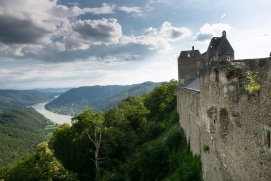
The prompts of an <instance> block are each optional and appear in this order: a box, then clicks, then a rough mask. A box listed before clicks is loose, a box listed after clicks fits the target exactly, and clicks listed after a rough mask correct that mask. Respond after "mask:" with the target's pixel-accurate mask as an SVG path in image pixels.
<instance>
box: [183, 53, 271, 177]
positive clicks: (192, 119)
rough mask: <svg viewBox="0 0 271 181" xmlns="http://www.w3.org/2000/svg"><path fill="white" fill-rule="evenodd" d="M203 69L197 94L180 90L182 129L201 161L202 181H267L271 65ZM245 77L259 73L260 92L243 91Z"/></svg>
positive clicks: (270, 149)
mask: <svg viewBox="0 0 271 181" xmlns="http://www.w3.org/2000/svg"><path fill="white" fill-rule="evenodd" d="M207 65H208V66H206V67H204V68H203V69H201V71H200V74H199V78H200V92H197V91H193V90H188V89H184V88H180V89H179V90H178V112H179V114H180V124H181V126H182V127H183V129H184V130H185V133H186V137H187V139H188V140H189V141H190V147H191V150H192V151H193V153H194V154H200V155H201V160H202V166H203V169H202V170H203V178H204V180H257V181H258V180H270V179H271V172H270V168H271V145H270V139H271V138H270V135H271V133H270V131H271V129H270V128H271V91H270V90H271V83H270V82H271V60H270V59H269V58H264V59H250V60H235V61H233V62H232V63H230V62H209V63H207ZM236 66H238V67H239V68H238V69H237V71H236ZM247 71H251V72H254V73H255V74H256V73H257V77H258V79H257V82H258V83H259V84H260V86H261V87H260V91H258V92H256V93H253V94H249V93H247V92H246V91H245V89H244V86H245V85H246V84H247V82H248V80H247V78H246V76H245V72H247Z"/></svg>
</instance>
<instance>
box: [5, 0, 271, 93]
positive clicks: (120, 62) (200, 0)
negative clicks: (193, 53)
mask: <svg viewBox="0 0 271 181" xmlns="http://www.w3.org/2000/svg"><path fill="white" fill-rule="evenodd" d="M270 7H271V1H270V0H258V1H247V0H238V1H236V0H220V1H214V0H136V1H124V0H115V1H113V0H111V1H110V0H107V1H106V0H104V1H101V0H0V89H34V88H64V87H80V86H92V85H114V84H115V85H131V84H136V83H142V82H145V81H153V82H161V81H170V80H171V79H177V58H178V56H179V54H180V52H181V51H182V50H190V49H191V48H192V46H194V47H195V49H198V50H200V52H201V53H204V52H205V51H206V50H207V47H208V44H209V42H210V39H211V38H212V37H220V36H221V35H222V31H223V30H225V31H226V32H227V38H228V40H229V42H230V43H231V45H232V47H233V49H234V50H235V58H236V59H244V58H259V57H268V56H269V55H270V51H271V23H270V22H269V21H270V19H271V11H270Z"/></svg>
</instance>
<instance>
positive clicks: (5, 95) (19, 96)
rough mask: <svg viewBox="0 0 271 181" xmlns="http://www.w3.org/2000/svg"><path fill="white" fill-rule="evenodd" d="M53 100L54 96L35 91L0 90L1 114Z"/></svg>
mask: <svg viewBox="0 0 271 181" xmlns="http://www.w3.org/2000/svg"><path fill="white" fill-rule="evenodd" d="M53 98H54V96H52V95H48V94H46V93H43V92H39V91H35V90H0V112H1V111H6V110H12V109H19V108H24V107H26V106H30V105H33V104H37V103H40V102H46V101H50V100H52V99H53Z"/></svg>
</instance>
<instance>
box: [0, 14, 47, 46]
mask: <svg viewBox="0 0 271 181" xmlns="http://www.w3.org/2000/svg"><path fill="white" fill-rule="evenodd" d="M50 33H51V32H50V31H48V30H46V29H44V28H42V27H39V26H38V25H37V24H35V23H34V22H33V21H32V20H28V19H17V18H15V17H12V16H5V15H2V16H0V42H2V43H4V44H36V43H39V42H41V41H42V39H43V38H46V36H47V35H48V34H50Z"/></svg>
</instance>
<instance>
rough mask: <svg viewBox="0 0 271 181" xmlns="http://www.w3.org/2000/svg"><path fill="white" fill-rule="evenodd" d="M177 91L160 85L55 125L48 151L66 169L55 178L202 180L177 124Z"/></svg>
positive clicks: (172, 84)
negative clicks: (50, 151)
mask: <svg viewBox="0 0 271 181" xmlns="http://www.w3.org/2000/svg"><path fill="white" fill-rule="evenodd" d="M176 88H177V82H176V81H170V82H168V83H163V84H161V85H160V86H158V87H156V88H155V89H154V90H153V91H152V92H151V93H149V94H146V95H143V96H140V97H128V98H126V99H124V100H123V101H122V102H120V103H119V104H118V106H116V107H114V108H112V109H110V110H109V111H107V112H105V113H101V112H94V111H93V110H86V111H84V112H82V113H80V114H79V115H77V116H75V117H74V118H73V122H72V125H69V124H63V125H61V126H59V127H58V128H57V129H56V131H55V132H54V134H53V138H52V139H51V140H50V141H49V147H50V149H51V150H53V153H54V156H55V157H56V158H57V159H58V160H59V161H60V162H61V163H62V164H63V166H64V168H65V169H66V170H62V171H61V172H60V175H61V174H64V175H67V173H68V171H67V170H69V171H70V172H72V173H76V174H78V179H79V180H95V179H96V180H104V181H105V180H107V181H113V180H142V181H143V180H144V181H145V180H180V181H188V180H189V181H190V180H201V163H200V159H199V158H198V157H194V156H193V155H192V153H191V152H190V150H189V145H188V144H187V141H186V139H185V136H184V133H183V131H182V129H181V128H180V126H179V116H178V114H177V112H176ZM45 147H46V146H45ZM40 149H41V148H39V149H37V151H36V153H35V154H34V155H35V156H34V157H33V156H32V157H31V158H32V159H34V158H36V157H37V155H38V154H37V152H39V151H38V150H40ZM46 149H48V148H46ZM46 149H45V150H46ZM97 161H98V162H97ZM29 163H32V161H31V162H29ZM97 163H98V167H97ZM30 165H31V164H30ZM44 165H47V166H48V165H50V163H44ZM51 166H53V165H51ZM58 166H59V165H58ZM15 168H16V167H15ZM17 168H18V167H17ZM26 168H28V167H27V166H26ZM97 169H98V170H99V171H98V172H97ZM60 170H61V169H60ZM37 172H38V171H37ZM12 173H13V172H12ZM97 173H99V174H98V177H97ZM47 175H50V174H49V173H48V174H47ZM60 175H58V176H59V177H60ZM69 176H71V177H67V178H73V179H75V177H73V176H74V175H73V174H71V175H69Z"/></svg>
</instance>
